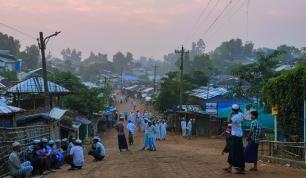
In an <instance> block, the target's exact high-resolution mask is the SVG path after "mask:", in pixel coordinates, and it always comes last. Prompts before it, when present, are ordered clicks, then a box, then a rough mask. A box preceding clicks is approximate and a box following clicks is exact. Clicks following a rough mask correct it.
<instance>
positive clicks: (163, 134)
mask: <svg viewBox="0 0 306 178" xmlns="http://www.w3.org/2000/svg"><path fill="white" fill-rule="evenodd" d="M160 134H161V139H162V140H166V138H167V123H166V122H165V120H162V123H161V125H160Z"/></svg>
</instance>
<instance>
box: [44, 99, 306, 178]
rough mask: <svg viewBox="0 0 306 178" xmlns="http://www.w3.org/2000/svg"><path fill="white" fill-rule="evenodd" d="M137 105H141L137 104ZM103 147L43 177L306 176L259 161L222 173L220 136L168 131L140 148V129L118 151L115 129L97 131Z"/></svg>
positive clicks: (302, 172)
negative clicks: (72, 167) (102, 152)
mask: <svg viewBox="0 0 306 178" xmlns="http://www.w3.org/2000/svg"><path fill="white" fill-rule="evenodd" d="M138 108H140V109H143V108H141V106H139V105H138ZM118 109H119V110H123V109H130V106H129V104H122V105H119V106H118ZM101 137H102V139H103V142H104V145H105V146H106V149H107V157H106V158H105V160H103V161H102V162H93V161H92V158H91V157H88V156H86V165H85V167H84V168H83V169H82V170H80V171H68V170H67V169H68V166H67V165H66V166H63V168H62V169H61V170H59V171H57V172H55V173H51V174H49V175H48V176H47V178H59V177H63V178H83V177H84V178H95V177H96V178H102V177H103V178H106V177H107V178H108V177H109V178H122V177H125V178H127V177H128V178H172V177H173V178H192V177H196V178H198V177H199V178H234V177H248V178H258V177H260V178H306V171H305V170H298V169H293V168H288V167H284V166H278V165H272V164H263V163H260V164H259V171H258V172H250V171H247V173H246V175H235V174H229V173H225V172H224V171H223V170H222V168H223V167H226V166H227V164H226V155H224V156H222V155H221V154H220V152H221V150H222V146H223V144H224V142H223V140H216V139H206V138H194V139H193V140H185V139H183V138H181V137H180V136H178V135H173V134H169V136H168V139H167V141H165V142H158V143H157V144H158V145H157V146H158V148H157V151H156V152H150V151H140V149H141V147H142V145H143V137H142V134H141V133H136V135H135V145H133V146H131V147H130V152H122V153H120V152H119V150H118V148H117V135H116V132H115V130H109V131H107V132H106V133H104V134H103V135H101Z"/></svg>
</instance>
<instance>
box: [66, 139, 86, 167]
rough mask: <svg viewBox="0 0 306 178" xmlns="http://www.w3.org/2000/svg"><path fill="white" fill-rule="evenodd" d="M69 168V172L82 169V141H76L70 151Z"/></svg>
mask: <svg viewBox="0 0 306 178" xmlns="http://www.w3.org/2000/svg"><path fill="white" fill-rule="evenodd" d="M69 155H70V162H69V164H70V166H71V168H70V169H69V170H75V169H82V167H83V165H84V162H85V161H84V151H83V147H82V141H81V140H80V139H77V140H76V141H75V144H74V146H73V147H72V148H71V150H70V153H69Z"/></svg>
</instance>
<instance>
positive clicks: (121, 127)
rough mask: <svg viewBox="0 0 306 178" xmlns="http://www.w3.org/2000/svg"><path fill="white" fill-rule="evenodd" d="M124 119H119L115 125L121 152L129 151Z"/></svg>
mask: <svg viewBox="0 0 306 178" xmlns="http://www.w3.org/2000/svg"><path fill="white" fill-rule="evenodd" d="M123 120H124V119H123V118H120V119H119V122H118V123H117V124H116V125H115V129H116V130H117V131H118V147H119V151H120V152H121V151H122V150H123V149H125V150H126V151H129V147H128V144H127V142H126V138H125V133H124V125H123Z"/></svg>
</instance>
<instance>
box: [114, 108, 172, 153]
mask: <svg viewBox="0 0 306 178" xmlns="http://www.w3.org/2000/svg"><path fill="white" fill-rule="evenodd" d="M132 108H133V109H134V106H133V105H132ZM126 113H127V112H126V111H124V112H123V113H122V114H120V116H118V122H117V124H116V125H115V126H114V127H115V128H116V130H117V131H118V148H119V151H120V152H121V151H122V150H127V151H128V150H129V148H128V144H127V143H129V145H133V144H134V134H135V132H136V131H139V132H144V138H143V140H144V145H143V148H142V150H146V149H147V150H150V151H156V148H157V146H156V142H157V141H162V140H166V138H167V123H166V121H165V120H160V119H157V118H156V117H154V116H153V115H152V113H150V112H147V111H144V112H143V114H141V112H140V111H139V110H137V111H136V112H135V113H134V112H133V111H131V112H130V113H129V114H126ZM125 123H127V124H126V129H127V131H128V142H127V140H126V137H125Z"/></svg>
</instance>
